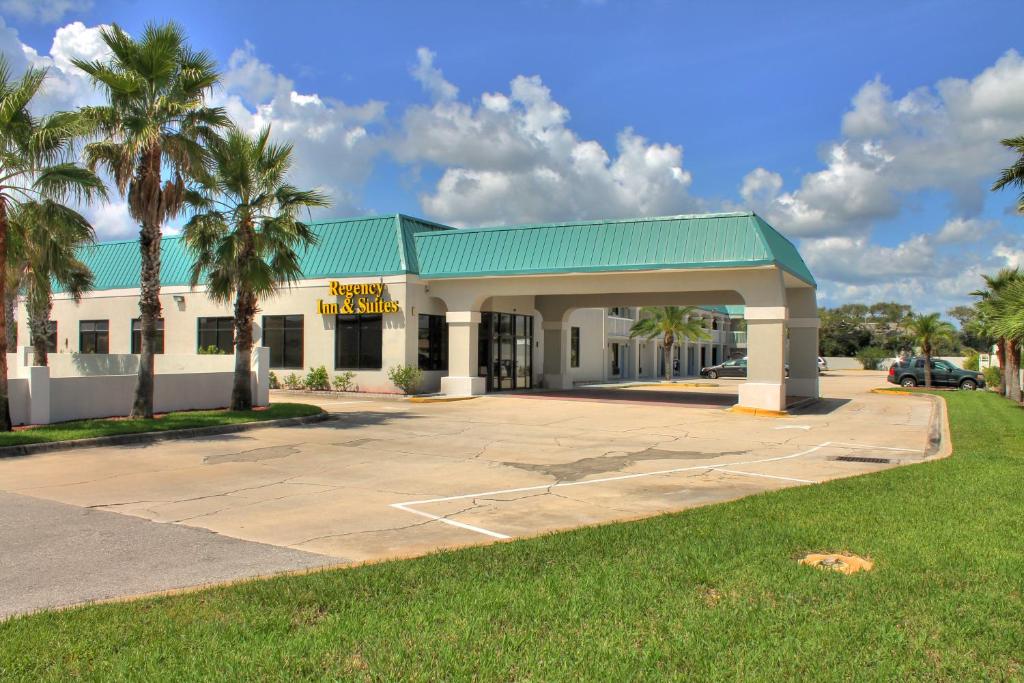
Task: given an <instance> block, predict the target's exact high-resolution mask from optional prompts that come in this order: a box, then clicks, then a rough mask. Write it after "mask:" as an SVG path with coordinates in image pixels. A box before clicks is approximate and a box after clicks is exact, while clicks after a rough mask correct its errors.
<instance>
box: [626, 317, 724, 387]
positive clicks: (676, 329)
mask: <svg viewBox="0 0 1024 683" xmlns="http://www.w3.org/2000/svg"><path fill="white" fill-rule="evenodd" d="M640 315H641V316H647V317H641V318H640V319H639V320H637V321H636V322H635V323H633V326H632V327H631V328H629V336H630V338H631V339H632V338H635V337H643V338H644V339H654V338H655V337H659V336H660V337H661V344H662V353H663V354H664V363H663V364H664V366H665V379H666V380H670V379H672V345H673V344H674V343H675V342H676V340H693V339H707V338H708V337H709V336H710V335H709V334H708V332H707V330H706V329H705V328H704V322H703V320H702V319H701V318H700V317H699V316H698V314H697V309H696V308H694V307H693V306H644V307H643V308H641V309H640Z"/></svg>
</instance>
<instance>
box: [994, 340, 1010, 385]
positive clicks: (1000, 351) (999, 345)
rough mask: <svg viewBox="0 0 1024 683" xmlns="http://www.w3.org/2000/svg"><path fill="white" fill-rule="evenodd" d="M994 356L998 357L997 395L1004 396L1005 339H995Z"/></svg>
mask: <svg viewBox="0 0 1024 683" xmlns="http://www.w3.org/2000/svg"><path fill="white" fill-rule="evenodd" d="M996 358H998V359H999V395H1000V396H1006V395H1007V393H1006V339H1004V338H1002V337H1000V338H999V339H998V340H997V341H996Z"/></svg>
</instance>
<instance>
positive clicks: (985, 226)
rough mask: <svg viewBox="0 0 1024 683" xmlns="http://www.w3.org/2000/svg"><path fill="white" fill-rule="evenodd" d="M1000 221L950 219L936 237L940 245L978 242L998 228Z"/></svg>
mask: <svg viewBox="0 0 1024 683" xmlns="http://www.w3.org/2000/svg"><path fill="white" fill-rule="evenodd" d="M997 225H998V221H986V220H981V219H978V218H959V217H958V218H950V219H949V220H948V221H946V222H945V224H944V225H943V226H942V227H941V228H940V229H939V232H938V233H937V234H936V235H935V241H936V243H938V244H961V243H966V242H977V241H979V240H981V239H983V238H984V237H985V236H986V235H988V233H990V232H991V231H992V230H994V229H995V228H996V226H997Z"/></svg>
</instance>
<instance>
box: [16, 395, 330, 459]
mask: <svg viewBox="0 0 1024 683" xmlns="http://www.w3.org/2000/svg"><path fill="white" fill-rule="evenodd" d="M322 412H323V410H322V409H321V408H319V407H317V406H313V405H307V404H304V403H274V404H272V405H270V406H269V407H267V408H255V409H253V410H186V411H181V412H174V413H166V414H163V415H157V416H156V417H154V418H153V419H151V420H130V419H127V418H122V417H110V418H99V419H92V420H74V421H72V422H59V423H57V424H51V425H40V426H38V427H35V426H30V427H20V428H17V429H15V430H14V431H12V432H0V448H3V447H5V446H21V445H25V444H35V443H50V442H55V441H73V440H79V439H92V438H96V437H102V436H120V435H124V434H144V433H150V432H168V431H175V430H183V429H198V428H203V427H220V426H224V425H235V424H242V423H245V422H264V421H267V420H281V419H285V418H292V417H307V416H310V415H318V414H320V413H322Z"/></svg>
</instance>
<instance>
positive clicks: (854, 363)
mask: <svg viewBox="0 0 1024 683" xmlns="http://www.w3.org/2000/svg"><path fill="white" fill-rule="evenodd" d="M823 358H824V359H825V362H826V363H828V367H829V370H863V369H864V366H863V365H862V364H861V362H860V360H858V359H857V358H848V357H846V356H823ZM932 358H934V359H935V360H945V361H949V362H950V363H952V364H953V365H955V366H957V367H958V368H962V367H963V366H964V357H963V356H932ZM895 362H896V358H884V359H882V360H881V361H879V363H878V368H879V369H880V370H888V369H889V366H890V365H892V364H893V363H895Z"/></svg>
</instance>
